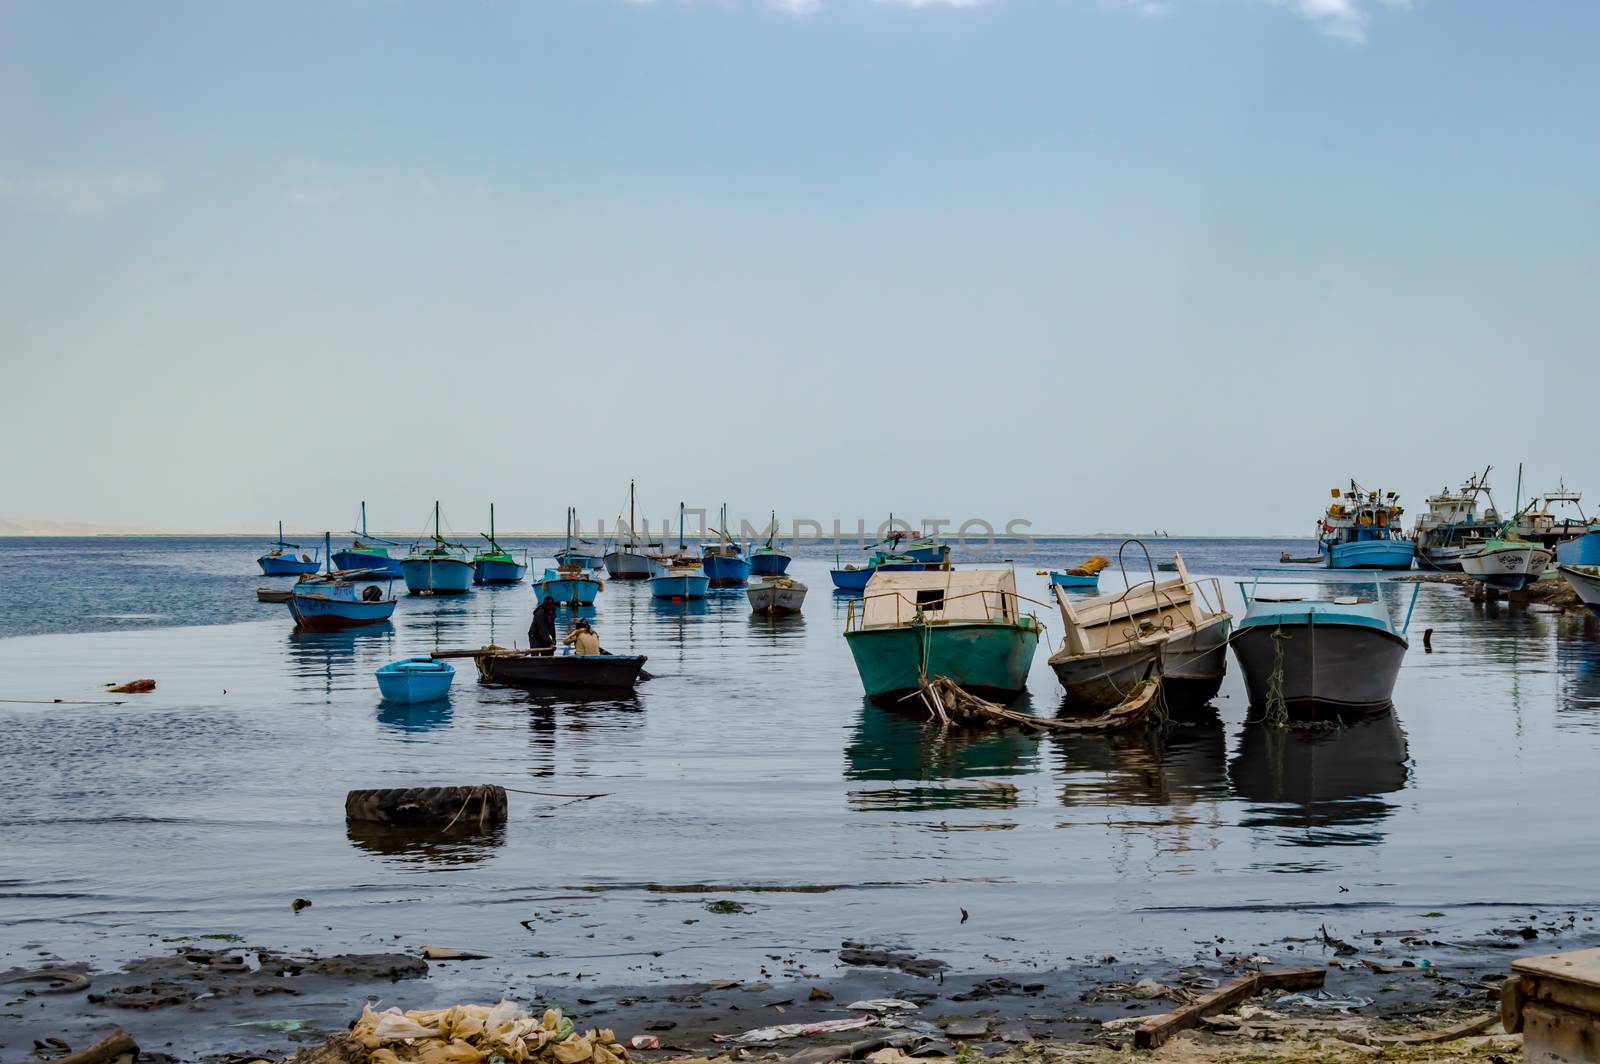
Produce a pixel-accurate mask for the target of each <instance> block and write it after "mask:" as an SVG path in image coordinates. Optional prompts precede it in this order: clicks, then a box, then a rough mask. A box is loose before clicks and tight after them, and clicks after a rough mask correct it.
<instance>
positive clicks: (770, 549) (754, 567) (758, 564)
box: [750, 510, 792, 576]
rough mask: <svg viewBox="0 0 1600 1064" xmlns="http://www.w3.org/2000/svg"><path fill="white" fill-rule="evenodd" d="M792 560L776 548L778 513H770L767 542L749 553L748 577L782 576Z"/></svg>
mask: <svg viewBox="0 0 1600 1064" xmlns="http://www.w3.org/2000/svg"><path fill="white" fill-rule="evenodd" d="M791 560H792V559H791V558H790V556H789V555H788V554H786V553H784V552H783V550H781V549H780V548H779V547H778V512H777V511H776V510H774V511H773V512H772V523H771V525H769V526H768V528H767V541H766V542H765V543H763V544H762V545H761V546H759V547H757V548H756V549H755V550H753V551H751V552H750V575H752V576H782V575H783V574H784V573H786V572H788V571H789V562H790V561H791Z"/></svg>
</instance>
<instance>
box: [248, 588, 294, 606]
mask: <svg viewBox="0 0 1600 1064" xmlns="http://www.w3.org/2000/svg"><path fill="white" fill-rule="evenodd" d="M293 597H294V589H293V588H290V587H258V588H256V601H257V602H275V603H279V604H282V603H285V602H288V601H289V600H290V599H291V598H293Z"/></svg>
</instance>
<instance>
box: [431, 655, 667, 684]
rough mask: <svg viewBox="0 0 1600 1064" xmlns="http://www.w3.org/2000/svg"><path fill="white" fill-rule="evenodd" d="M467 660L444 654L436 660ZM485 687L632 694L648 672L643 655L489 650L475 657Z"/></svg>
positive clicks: (473, 656)
mask: <svg viewBox="0 0 1600 1064" xmlns="http://www.w3.org/2000/svg"><path fill="white" fill-rule="evenodd" d="M444 656H451V657H457V656H460V657H465V656H468V655H465V654H462V653H461V652H459V651H443V652H440V653H436V654H435V655H434V657H444ZM470 656H471V658H472V661H473V664H475V665H477V666H478V678H479V679H481V680H482V681H483V682H484V683H493V684H506V685H509V686H512V687H528V688H552V687H553V688H566V689H574V688H577V689H582V690H589V691H631V690H633V688H634V685H635V684H637V683H638V682H639V674H640V672H641V671H643V669H644V663H645V656H644V655H643V654H592V655H589V656H588V657H585V656H583V655H580V654H550V653H542V652H536V651H530V650H501V649H499V648H497V647H490V648H485V649H483V650H479V651H476V652H473V653H471V655H470Z"/></svg>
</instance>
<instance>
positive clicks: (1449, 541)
mask: <svg viewBox="0 0 1600 1064" xmlns="http://www.w3.org/2000/svg"><path fill="white" fill-rule="evenodd" d="M1493 468H1494V467H1493V466H1486V467H1485V468H1484V470H1483V473H1482V474H1481V475H1473V476H1469V477H1468V478H1467V480H1466V481H1465V483H1463V484H1462V485H1461V487H1460V488H1459V489H1457V490H1455V491H1452V490H1451V489H1450V488H1449V487H1444V488H1441V489H1440V490H1439V494H1437V495H1430V496H1428V510H1427V512H1426V513H1422V514H1418V515H1417V523H1416V526H1415V527H1414V528H1413V529H1412V530H1411V541H1412V542H1413V543H1414V544H1416V549H1417V565H1418V566H1419V567H1420V568H1423V569H1430V570H1434V571H1437V572H1446V573H1459V572H1460V571H1461V555H1462V554H1464V553H1465V552H1466V551H1467V544H1468V542H1469V541H1471V540H1474V539H1485V538H1487V537H1489V536H1492V535H1494V531H1495V529H1496V528H1498V527H1499V525H1500V515H1499V514H1498V513H1496V512H1495V508H1494V502H1493V499H1490V502H1489V505H1488V507H1487V508H1486V509H1484V510H1483V511H1482V512H1481V513H1480V512H1479V510H1478V496H1479V495H1483V496H1485V497H1487V496H1488V494H1489V471H1490V470H1491V469H1493Z"/></svg>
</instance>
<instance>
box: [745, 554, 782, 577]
mask: <svg viewBox="0 0 1600 1064" xmlns="http://www.w3.org/2000/svg"><path fill="white" fill-rule="evenodd" d="M790 560H791V559H790V557H789V556H788V555H787V554H783V553H780V552H778V551H771V552H764V551H759V550H758V551H755V552H754V553H752V554H751V555H750V575H751V576H782V575H783V574H784V573H786V572H788V571H789V562H790Z"/></svg>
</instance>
